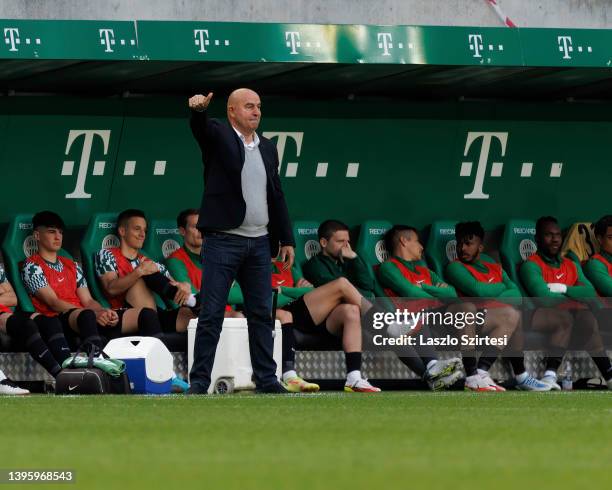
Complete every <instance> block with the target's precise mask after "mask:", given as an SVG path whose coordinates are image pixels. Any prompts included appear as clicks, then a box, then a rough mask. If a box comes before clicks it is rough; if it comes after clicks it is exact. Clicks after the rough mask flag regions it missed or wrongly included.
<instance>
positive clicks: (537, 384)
mask: <svg viewBox="0 0 612 490" xmlns="http://www.w3.org/2000/svg"><path fill="white" fill-rule="evenodd" d="M557 386H558V385H557ZM516 389H517V390H522V391H550V390H552V386H551V385H550V384H548V383H545V382H543V381H540V380H539V379H536V378H534V377H533V376H530V375H529V374H528V375H527V377H526V378H525V379H524V380H523V381H522V382H521V383H519V382H518V381H517V383H516Z"/></svg>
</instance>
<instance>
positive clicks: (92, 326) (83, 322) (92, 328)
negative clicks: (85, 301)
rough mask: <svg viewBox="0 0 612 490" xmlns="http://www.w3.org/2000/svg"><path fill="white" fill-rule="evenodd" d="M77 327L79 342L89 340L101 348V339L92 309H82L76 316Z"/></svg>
mask: <svg viewBox="0 0 612 490" xmlns="http://www.w3.org/2000/svg"><path fill="white" fill-rule="evenodd" d="M77 328H78V329H79V337H80V338H81V342H89V343H91V344H93V345H95V346H96V347H97V348H98V349H99V350H102V347H104V346H103V341H102V337H100V333H99V332H98V323H97V322H96V314H95V313H94V312H93V310H83V311H81V313H79V316H78V317H77Z"/></svg>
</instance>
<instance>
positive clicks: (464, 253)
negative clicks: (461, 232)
mask: <svg viewBox="0 0 612 490" xmlns="http://www.w3.org/2000/svg"><path fill="white" fill-rule="evenodd" d="M482 249H483V247H482V240H481V239H480V237H477V236H471V237H465V238H464V239H463V242H462V243H460V244H459V250H458V251H457V255H458V257H459V260H460V261H461V262H463V263H465V264H471V263H472V262H475V261H476V260H478V257H479V256H480V253H481V252H482Z"/></svg>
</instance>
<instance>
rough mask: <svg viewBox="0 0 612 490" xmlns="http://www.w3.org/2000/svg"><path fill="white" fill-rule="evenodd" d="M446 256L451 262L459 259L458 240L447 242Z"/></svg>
mask: <svg viewBox="0 0 612 490" xmlns="http://www.w3.org/2000/svg"><path fill="white" fill-rule="evenodd" d="M446 258H447V259H448V261H449V262H453V261H454V260H457V240H450V241H449V242H448V243H447V244H446Z"/></svg>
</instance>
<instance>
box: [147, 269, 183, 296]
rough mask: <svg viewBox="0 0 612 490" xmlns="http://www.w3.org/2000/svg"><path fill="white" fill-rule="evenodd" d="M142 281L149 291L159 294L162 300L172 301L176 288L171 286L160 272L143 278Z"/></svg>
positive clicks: (168, 280)
mask: <svg viewBox="0 0 612 490" xmlns="http://www.w3.org/2000/svg"><path fill="white" fill-rule="evenodd" d="M142 280H143V281H144V283H145V284H146V285H147V287H148V288H149V289H150V290H151V291H153V292H154V293H157V294H159V295H160V296H161V297H162V298H167V299H173V298H174V296H176V292H177V291H178V288H177V287H176V286H173V285H172V283H171V282H170V279H168V278H167V277H166V276H164V275H163V274H162V273H161V272H155V273H154V274H149V275H148V276H143V278H142Z"/></svg>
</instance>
